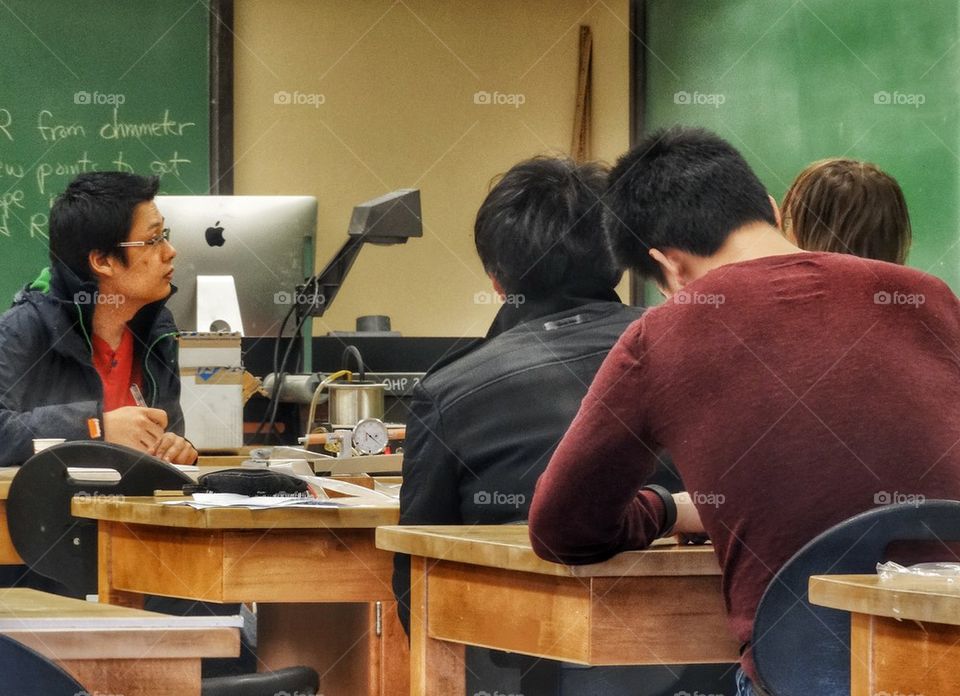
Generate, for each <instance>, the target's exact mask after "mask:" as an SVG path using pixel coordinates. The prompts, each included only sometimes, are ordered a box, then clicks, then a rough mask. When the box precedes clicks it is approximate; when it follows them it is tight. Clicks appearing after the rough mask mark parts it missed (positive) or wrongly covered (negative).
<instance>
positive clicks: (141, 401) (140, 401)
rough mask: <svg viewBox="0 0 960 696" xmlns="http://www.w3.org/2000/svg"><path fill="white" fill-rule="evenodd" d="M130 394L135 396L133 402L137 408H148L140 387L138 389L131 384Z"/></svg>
mask: <svg viewBox="0 0 960 696" xmlns="http://www.w3.org/2000/svg"><path fill="white" fill-rule="evenodd" d="M130 393H131V394H133V400H134V402H135V403H136V404H137V406H140V407H141V408H146V407H147V402H146V400H145V399H144V398H143V392H141V391H140V387H138V386H137V385H136V384H131V385H130Z"/></svg>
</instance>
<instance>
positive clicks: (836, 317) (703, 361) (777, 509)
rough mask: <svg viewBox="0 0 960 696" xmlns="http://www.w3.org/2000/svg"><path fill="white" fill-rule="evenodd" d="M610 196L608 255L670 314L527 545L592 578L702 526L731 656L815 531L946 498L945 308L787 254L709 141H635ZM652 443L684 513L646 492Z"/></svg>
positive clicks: (600, 392)
mask: <svg viewBox="0 0 960 696" xmlns="http://www.w3.org/2000/svg"><path fill="white" fill-rule="evenodd" d="M609 186H610V188H609V191H608V196H607V201H606V203H607V213H608V214H609V215H608V220H607V222H608V229H609V232H610V235H611V241H612V243H613V246H614V249H615V251H616V253H617V255H618V256H619V257H620V259H621V260H622V261H624V262H626V265H628V266H631V267H633V268H635V269H637V270H638V271H640V273H641V274H643V275H644V276H646V277H648V278H653V279H655V280H656V281H657V282H658V284H659V285H660V286H661V288H662V289H663V290H664V292H665V294H667V296H668V297H669V298H670V299H669V300H668V301H667V302H666V303H665V304H663V305H662V306H660V307H658V308H656V309H652V310H649V311H648V312H647V313H646V314H645V315H644V316H643V318H642V319H640V320H639V321H637V322H635V323H634V324H633V325H631V327H630V328H629V329H627V331H626V333H624V335H623V336H622V337H621V339H620V340H619V341H618V343H617V345H616V346H614V348H613V350H612V351H611V352H610V355H609V356H608V357H607V359H606V360H605V362H604V363H603V365H602V366H601V368H600V371H599V372H598V373H597V376H596V378H595V380H594V382H593V384H592V385H591V387H590V390H589V392H588V393H587V395H586V397H585V398H584V401H583V403H582V404H581V407H580V411H579V413H578V415H577V416H576V418H575V420H574V421H573V423H572V424H571V426H570V429H569V430H568V431H567V434H566V435H565V437H564V439H563V441H562V442H561V443H560V445H559V447H558V448H557V450H556V453H555V454H554V455H553V458H552V459H551V461H550V463H549V465H548V467H547V469H546V471H545V472H544V474H543V475H542V476H541V478H540V480H539V483H538V485H537V491H536V495H535V497H534V500H533V504H532V507H531V510H530V537H531V542H532V543H533V546H534V548H535V550H536V551H537V553H538V554H539V555H541V556H542V557H544V558H547V559H550V560H555V561H559V562H564V563H574V564H577V563H594V562H597V561H601V560H604V559H606V558H608V557H610V556H612V555H614V554H616V553H617V552H619V551H623V550H627V549H640V548H644V547H646V546H648V545H649V544H650V543H651V542H652V541H653V540H654V539H656V538H657V537H658V536H664V535H666V534H669V533H671V531H673V532H681V533H695V532H697V531H703V530H705V531H706V532H707V533H708V534H709V535H710V538H711V539H712V540H713V544H714V549H715V551H716V553H717V557H718V559H719V562H720V565H721V567H722V570H723V593H724V599H725V601H726V605H727V610H728V613H729V620H730V625H731V628H732V630H733V631H734V633H735V634H736V636H737V638H738V639H739V640H740V641H741V643H742V644H743V645H744V648H745V649H746V648H748V647H749V641H750V639H751V628H752V625H753V617H754V613H755V610H756V606H757V603H758V602H759V600H760V597H761V595H762V594H763V591H764V589H765V588H766V586H767V583H768V582H769V581H770V579H771V577H772V576H773V575H774V573H776V571H777V570H778V569H779V568H780V567H781V566H782V565H783V563H784V562H785V561H786V560H787V559H788V558H790V556H791V555H792V554H793V553H794V552H796V551H797V550H798V549H799V548H800V547H801V546H802V545H803V544H805V543H806V542H807V541H809V540H810V539H812V538H813V537H814V536H816V535H817V534H819V533H820V532H822V531H824V530H825V529H827V528H828V527H830V526H832V525H834V524H836V523H838V522H840V521H842V520H844V519H846V518H849V517H851V516H852V515H854V514H857V513H859V512H863V511H864V510H868V509H870V508H871V507H873V506H874V505H877V504H884V503H887V502H889V501H891V500H893V501H896V499H897V498H898V497H899V496H904V495H910V494H915V495H923V496H925V497H928V498H929V497H936V498H954V499H960V407H958V405H960V303H958V301H957V298H956V297H955V296H954V295H953V293H952V292H951V291H950V289H949V288H948V287H947V286H946V285H945V284H944V283H943V282H941V281H940V280H938V279H936V278H934V277H932V276H929V275H927V274H924V273H921V272H919V271H916V270H911V269H908V268H904V267H901V266H896V265H894V264H890V263H884V262H879V261H869V260H864V259H860V258H855V257H852V256H848V255H841V254H829V253H809V252H801V251H800V250H799V249H797V248H796V247H795V246H793V244H791V243H790V242H788V241H787V240H786V239H785V238H784V237H783V236H782V235H781V234H780V232H779V230H778V229H777V225H778V222H779V221H778V220H777V214H776V212H775V206H774V205H773V204H772V201H771V199H769V197H768V196H767V194H766V192H765V191H764V189H763V186H762V185H761V183H760V182H759V180H758V179H757V178H756V176H755V175H754V174H753V172H752V171H751V170H750V168H749V166H748V165H747V163H746V162H745V161H744V160H743V158H742V157H741V156H740V155H739V153H738V152H737V151H736V150H735V149H734V148H733V147H731V146H730V145H729V144H728V143H726V142H724V141H723V140H721V139H720V138H718V137H716V136H714V135H712V134H710V133H707V132H705V131H700V130H688V129H673V130H670V131H663V132H660V133H657V134H655V135H653V136H651V137H650V138H648V139H647V140H646V141H645V142H643V143H641V144H640V145H638V146H637V147H636V148H635V149H634V150H632V151H631V152H629V153H628V154H627V155H625V156H624V157H623V158H621V160H620V162H619V163H618V164H617V166H616V168H615V169H614V170H613V172H612V174H611V178H610V184H609ZM661 447H666V448H667V449H668V450H669V451H670V453H671V454H672V455H673V458H674V461H675V463H676V466H677V468H678V470H679V472H680V474H681V476H682V477H683V480H684V481H685V483H686V485H687V491H688V494H689V497H687V498H685V497H684V496H683V495H681V496H678V497H671V496H670V495H669V494H667V493H666V492H665V491H663V490H662V489H656V488H655V487H654V488H642V487H641V486H642V485H643V484H644V482H645V481H646V480H647V479H648V478H649V476H650V474H651V472H652V471H653V469H654V463H655V461H656V459H655V456H654V453H655V452H657V451H658V449H659V448H661ZM691 500H692V505H691V504H690V501H691ZM678 502H679V505H678V504H677V503H678ZM701 521H702V522H701ZM741 663H742V667H743V670H744V671H745V674H741V675H739V678H738V682H740V683H741V684H742V687H741V693H743V694H750V693H752V691H751V689H752V687H751V685H750V678H752V677H754V676H755V674H754V670H753V665H752V661H751V659H750V653H749V652H746V653H745V654H744V657H743V658H742V660H741Z"/></svg>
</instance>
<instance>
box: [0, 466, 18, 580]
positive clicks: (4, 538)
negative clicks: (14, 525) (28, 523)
mask: <svg viewBox="0 0 960 696" xmlns="http://www.w3.org/2000/svg"><path fill="white" fill-rule="evenodd" d="M19 470H20V467H18V466H8V467H3V468H0V565H23V559H22V558H20V554H18V553H17V550H16V549H15V548H13V542H12V541H11V540H10V528H9V527H8V526H7V496H8V495H10V482H11V481H12V480H13V477H14V476H15V475H16V473H17V472H18V471H19Z"/></svg>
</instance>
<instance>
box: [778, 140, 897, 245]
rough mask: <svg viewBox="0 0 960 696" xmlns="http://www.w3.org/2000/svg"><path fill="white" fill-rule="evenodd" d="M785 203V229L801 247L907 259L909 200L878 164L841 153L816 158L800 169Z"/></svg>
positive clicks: (788, 191) (782, 208) (790, 237)
mask: <svg viewBox="0 0 960 696" xmlns="http://www.w3.org/2000/svg"><path fill="white" fill-rule="evenodd" d="M780 208H781V212H782V214H783V232H784V234H786V236H787V239H789V240H791V241H793V242H795V243H796V244H797V246H799V247H800V248H801V249H805V250H807V251H835V252H839V253H842V254H853V255H855V256H863V257H865V258H868V259H877V260H879V261H890V262H891V263H899V264H903V263H905V262H906V260H907V252H908V251H909V250H910V238H911V232H910V215H909V213H908V212H907V203H906V201H905V200H904V197H903V191H901V190H900V185H899V184H897V180H896V179H894V178H893V177H892V176H890V175H889V174H887V173H886V172H884V171H883V170H882V169H880V168H879V167H877V166H876V165H875V164H870V163H869V162H861V161H859V160H854V159H846V158H842V157H837V158H831V159H825V160H820V161H818V162H814V163H813V164H811V165H810V166H808V167H807V168H806V169H804V170H803V171H802V172H800V174H799V175H797V178H796V179H795V180H794V182H793V184H791V186H790V188H789V189H788V190H787V193H786V194H785V195H784V197H783V205H781V206H780Z"/></svg>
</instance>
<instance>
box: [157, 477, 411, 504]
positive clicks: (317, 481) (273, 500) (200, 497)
mask: <svg viewBox="0 0 960 696" xmlns="http://www.w3.org/2000/svg"><path fill="white" fill-rule="evenodd" d="M298 478H301V479H303V480H304V481H306V482H307V483H309V484H310V486H311V487H312V488H313V489H314V490H315V491H317V492H318V494H319V496H320V497H318V498H301V497H294V496H257V497H251V496H246V495H239V494H236V493H194V494H193V496H192V498H175V499H172V500H164V501H161V504H162V505H188V506H190V507H192V508H196V509H198V510H200V509H205V508H225V507H240V508H248V509H251V510H262V509H266V508H278V507H312V508H347V507H394V506H397V507H399V505H400V500H399V498H398V493H399V492H397V495H395V494H394V491H390V492H381V491H377V490H373V489H370V488H364V487H363V486H358V485H356V484H354V483H348V482H346V481H338V480H336V479H332V478H327V477H323V476H298ZM324 489H326V490H328V491H332V492H335V493H339V494H341V495H342V496H344V497H341V498H330V497H329V496H328V495H327V494H326V492H325V490H324Z"/></svg>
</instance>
